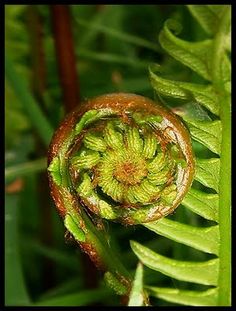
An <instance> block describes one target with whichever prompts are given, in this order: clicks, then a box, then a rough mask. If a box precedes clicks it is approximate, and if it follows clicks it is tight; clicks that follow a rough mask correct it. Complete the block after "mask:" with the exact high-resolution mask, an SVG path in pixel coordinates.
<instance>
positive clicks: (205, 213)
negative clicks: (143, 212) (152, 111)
mask: <svg viewBox="0 0 236 311" xmlns="http://www.w3.org/2000/svg"><path fill="white" fill-rule="evenodd" d="M188 7H189V10H190V12H191V13H192V15H193V16H194V17H196V19H197V20H198V21H199V23H200V24H201V26H202V28H203V29H204V30H205V31H206V33H207V34H208V35H210V36H211V38H210V39H206V40H204V41H200V42H188V41H185V40H183V39H180V38H178V37H177V36H176V35H177V34H178V33H179V32H180V30H181V26H180V25H179V24H178V23H177V21H175V20H168V21H167V22H166V23H165V25H164V28H163V30H162V31H161V33H160V36H159V41H160V43H161V46H162V47H163V48H164V49H165V50H166V51H167V52H168V54H170V55H171V56H172V57H173V58H175V59H176V60H177V61H179V62H181V63H182V64H183V65H185V66H187V67H189V68H190V69H191V70H192V71H194V72H195V73H197V74H198V75H199V76H200V77H201V78H202V80H203V81H204V82H203V84H195V83H189V82H183V81H174V80H173V81H172V80H168V79H166V78H163V77H161V76H160V70H159V68H158V67H155V68H157V69H158V72H157V71H156V70H155V68H154V67H151V68H150V80H151V83H152V86H153V88H154V90H155V91H156V92H157V94H158V96H161V97H165V98H167V101H168V98H175V99H179V101H180V102H181V101H185V102H186V100H187V101H189V102H190V101H193V102H197V103H198V104H199V105H201V106H202V107H204V109H206V110H208V111H209V112H210V115H211V116H212V115H213V117H210V118H209V120H200V119H198V118H194V117H193V116H191V117H190V116H189V115H188V114H186V113H184V111H180V112H179V115H180V116H181V117H182V119H183V120H184V122H185V123H186V125H187V126H188V128H189V131H190V134H191V137H192V139H193V140H194V141H197V142H198V143H200V144H201V145H203V146H204V147H206V148H207V149H208V150H209V151H210V152H211V154H212V153H213V154H214V155H213V156H212V155H211V156H210V158H204V159H203V158H197V159H196V175H195V180H196V181H198V182H199V183H200V184H201V185H202V186H201V187H200V189H199V188H196V185H195V184H193V186H192V188H191V189H190V191H189V192H188V193H187V195H186V196H185V198H184V200H183V202H182V205H183V206H184V207H186V208H188V209H190V210H191V211H192V212H193V213H195V214H198V215H200V216H201V217H202V219H205V221H206V220H211V221H214V222H215V224H214V225H211V226H209V224H207V223H206V226H204V227H196V226H192V225H189V224H183V223H180V222H178V221H174V220H171V219H161V220H158V221H155V222H153V223H149V224H145V227H146V228H147V229H149V230H151V231H153V232H155V233H157V234H159V235H162V236H164V237H166V238H168V239H170V240H173V241H175V242H178V243H181V244H184V245H187V246H189V247H192V248H195V249H197V250H199V251H202V252H205V253H209V254H214V255H215V256H216V257H215V258H212V259H209V260H206V261H202V262H196V261H182V260H175V259H172V258H168V257H165V256H162V255H160V254H158V253H157V252H154V251H153V250H151V249H149V248H147V247H146V246H144V245H141V244H140V243H138V242H135V241H131V247H132V249H133V251H134V253H135V254H136V255H137V256H138V258H139V260H140V261H141V262H142V263H143V264H144V265H146V266H147V267H149V268H151V269H153V270H156V271H159V272H161V273H163V274H165V275H166V276H169V277H171V278H175V279H178V280H182V281H185V282H191V283H198V284H202V285H208V286H211V288H207V289H206V290H204V291H194V290H182V289H172V288H161V287H154V286H146V288H147V290H148V292H149V294H150V295H151V296H154V297H157V298H160V299H164V300H167V301H170V302H175V303H178V304H184V305H192V306H213V305H215V306H216V305H230V93H229V89H230V88H229V84H230V60H229V58H228V55H227V50H228V46H229V44H227V43H226V40H227V38H229V33H230V6H227V5H225V6H224V5H221V6H210V5H204V6H203V5H189V6H188ZM180 110H181V109H180ZM210 152H209V154H210ZM223 284H224V285H223ZM212 286H213V287H212Z"/></svg>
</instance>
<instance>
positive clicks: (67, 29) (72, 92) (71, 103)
mask: <svg viewBox="0 0 236 311" xmlns="http://www.w3.org/2000/svg"><path fill="white" fill-rule="evenodd" d="M50 11H51V18H52V27H53V34H54V42H55V50H56V56H57V62H58V67H59V76H60V82H61V87H62V91H63V97H64V106H65V110H66V112H69V111H71V110H72V109H74V108H75V107H76V106H77V105H78V103H79V83H78V78H77V73H76V57H75V51H74V44H73V34H72V28H71V18H70V11H69V7H68V5H50Z"/></svg>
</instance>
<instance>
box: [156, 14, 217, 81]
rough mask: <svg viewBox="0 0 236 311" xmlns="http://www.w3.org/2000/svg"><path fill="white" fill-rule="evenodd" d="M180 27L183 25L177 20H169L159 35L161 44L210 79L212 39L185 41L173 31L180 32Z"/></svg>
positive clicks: (172, 54)
mask: <svg viewBox="0 0 236 311" xmlns="http://www.w3.org/2000/svg"><path fill="white" fill-rule="evenodd" d="M180 29H181V26H180V24H179V23H178V22H177V21H176V20H172V19H169V20H167V21H166V22H165V25H164V28H163V30H162V31H161V32H160V35H159V41H160V43H161V46H162V47H163V48H164V49H165V50H167V51H168V53H169V54H170V55H171V56H173V57H174V58H175V59H176V60H178V61H180V62H181V63H183V64H184V65H186V66H187V67H189V68H191V69H192V70H193V71H195V72H196V73H198V74H199V75H200V76H202V77H203V78H204V79H206V80H208V81H210V80H211V77H210V72H209V60H208V56H209V54H210V53H209V51H210V50H211V49H212V40H204V41H201V42H188V41H184V40H182V39H179V38H177V37H176V36H175V35H174V34H173V33H172V31H175V33H177V34H178V32H179V31H180Z"/></svg>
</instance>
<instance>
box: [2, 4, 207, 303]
mask: <svg viewBox="0 0 236 311" xmlns="http://www.w3.org/2000/svg"><path fill="white" fill-rule="evenodd" d="M69 10H70V20H71V27H72V31H73V39H74V49H75V54H76V67H77V68H76V69H77V74H78V87H79V91H80V98H81V100H83V99H86V98H90V97H93V96H96V95H100V94H104V93H111V92H119V91H122V92H132V93H137V94H140V95H144V96H147V97H150V98H155V94H154V91H153V89H152V87H151V84H150V82H149V76H148V66H149V65H150V64H153V63H158V64H160V65H161V66H163V67H165V73H166V76H168V77H171V78H172V79H179V80H183V81H196V80H197V78H196V76H194V75H193V74H192V73H191V72H190V70H189V69H188V68H187V67H184V66H181V65H179V64H178V63H177V62H176V61H174V60H173V59H172V58H171V57H170V56H168V55H167V54H166V53H165V52H164V50H163V49H162V48H161V47H160V45H159V43H158V34H159V32H160V30H161V28H162V27H163V23H164V21H165V20H166V19H168V18H171V17H172V18H176V19H178V20H179V21H180V23H181V24H182V25H183V31H182V32H181V34H180V36H181V37H182V38H184V39H187V40H190V41H191V40H193V41H194V40H198V39H201V38H202V36H203V33H202V30H201V28H200V26H198V24H197V23H196V22H195V21H194V20H193V19H192V17H191V15H190V13H189V11H188V9H187V8H186V7H185V6H183V5H71V6H69ZM65 49H66V46H65ZM5 53H6V55H7V57H8V58H9V60H10V62H11V63H12V66H13V70H14V71H15V74H14V79H15V81H16V84H17V83H20V81H24V82H25V83H26V86H27V87H26V89H25V90H23V91H22V92H23V93H24V94H23V97H24V95H25V96H28V95H29V94H30V95H29V96H31V95H32V96H33V98H34V100H35V101H36V103H37V105H38V106H39V107H40V109H41V111H42V112H43V113H44V115H45V116H46V118H47V120H48V122H49V123H50V124H51V127H52V128H53V129H56V128H57V126H58V124H59V122H60V121H61V120H62V119H63V116H64V114H65V112H64V106H63V97H62V89H61V84H60V79H59V74H58V63H57V59H56V53H55V46H54V38H53V31H52V20H51V15H50V6H48V5H33V6H32V5H6V6H5ZM5 99H6V100H5V138H6V139H5V150H6V151H5V166H6V171H5V172H6V179H5V180H6V184H5V193H6V199H5V215H6V216H5V304H6V305H15V306H20V305H26V306H28V305H53V306H79V305H101V306H106V305H108V306H109V305H119V304H120V298H119V297H117V296H116V295H115V294H114V293H113V292H112V291H111V290H109V289H108V288H107V287H106V286H105V285H104V282H103V279H102V276H101V273H100V272H97V271H96V269H95V268H94V267H93V265H92V264H91V263H90V261H89V259H88V258H87V256H86V255H84V254H82V253H81V252H80V249H79V248H78V246H76V245H75V243H73V241H66V243H65V238H64V235H65V230H64V228H63V223H62V221H61V219H60V218H59V216H58V214H57V212H56V209H55V207H54V204H53V202H52V199H51V198H50V194H49V189H48V182H47V176H46V156H47V148H46V146H45V144H44V143H43V141H42V140H41V137H40V136H39V135H38V132H37V131H36V130H35V118H36V119H37V113H36V114H34V115H33V117H32V111H31V110H32V107H31V105H30V104H29V103H26V102H24V100H22V96H18V93H16V89H15V87H14V86H12V85H11V84H10V83H9V81H8V79H6V83H5ZM48 140H50V137H48ZM195 147H196V148H197V147H199V146H197V145H196V146H195ZM172 217H176V218H178V219H181V221H182V222H188V223H190V224H195V225H197V224H199V223H200V222H201V220H200V217H198V216H196V215H195V214H192V213H191V212H188V211H186V210H184V209H181V208H180V209H178V211H177V212H176V213H175V214H174V215H172ZM106 227H107V230H109V232H112V238H111V239H112V243H114V244H115V245H117V248H118V249H119V250H120V254H121V257H122V260H123V261H124V263H125V264H126V266H127V268H128V269H129V270H130V271H131V272H133V271H134V270H135V267H136V264H137V258H136V257H135V255H134V254H133V253H132V251H131V249H130V246H129V240H130V239H134V240H138V241H139V242H142V243H144V244H145V245H147V246H148V247H150V248H152V249H154V250H157V249H158V252H160V253H162V254H163V255H169V256H172V257H174V258H177V259H183V258H185V259H187V258H188V257H189V258H191V259H193V258H194V259H196V260H203V259H207V258H208V255H206V254H203V253H201V252H197V251H195V250H194V249H190V248H187V247H185V246H183V245H179V244H177V243H175V242H173V241H169V240H168V239H166V238H164V237H158V238H157V235H155V234H154V233H152V232H150V231H148V230H147V229H145V228H143V227H142V226H136V227H122V226H121V225H119V224H112V223H110V222H109V223H106ZM144 280H145V283H146V284H148V285H151V284H155V285H156V286H172V287H182V288H189V286H192V287H191V288H193V286H194V288H197V286H198V288H199V287H200V286H199V285H191V284H190V285H188V284H187V283H186V284H185V283H184V282H177V281H176V280H171V279H169V278H166V277H165V276H163V275H161V274H160V273H158V272H154V271H152V270H149V269H148V268H145V276H144ZM180 283H181V284H180ZM151 302H152V304H153V305H157V306H161V305H172V304H171V303H167V302H164V301H161V300H157V299H152V300H151Z"/></svg>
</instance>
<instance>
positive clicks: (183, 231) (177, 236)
mask: <svg viewBox="0 0 236 311" xmlns="http://www.w3.org/2000/svg"><path fill="white" fill-rule="evenodd" d="M144 226H145V227H146V228H148V229H150V230H152V231H154V232H156V233H158V234H160V235H163V236H165V237H167V238H169V239H171V240H173V241H176V242H179V243H182V244H185V245H188V246H190V247H194V248H196V249H198V250H201V251H203V252H206V253H211V254H216V255H217V254H218V252H219V226H211V227H206V228H199V227H194V226H190V225H185V224H182V223H179V222H177V221H173V220H170V219H166V218H162V219H160V220H158V221H155V222H152V223H150V224H145V225H144Z"/></svg>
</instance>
